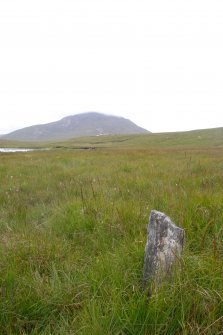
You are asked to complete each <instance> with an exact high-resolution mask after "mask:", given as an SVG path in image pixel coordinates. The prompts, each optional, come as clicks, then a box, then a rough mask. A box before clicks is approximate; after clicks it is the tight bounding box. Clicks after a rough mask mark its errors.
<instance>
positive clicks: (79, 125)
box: [2, 112, 148, 141]
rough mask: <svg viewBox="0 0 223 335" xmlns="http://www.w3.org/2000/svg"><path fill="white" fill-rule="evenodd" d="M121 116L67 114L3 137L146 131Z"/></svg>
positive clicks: (20, 138)
mask: <svg viewBox="0 0 223 335" xmlns="http://www.w3.org/2000/svg"><path fill="white" fill-rule="evenodd" d="M147 132H148V131H147V130H146V129H143V128H141V127H138V126H137V125H136V124H134V123H133V122H132V121H130V120H127V119H125V118H123V117H117V116H111V115H105V114H101V113H96V112H90V113H84V114H77V115H73V116H67V117H65V118H63V119H61V120H59V121H56V122H51V123H48V124H41V125H34V126H31V127H26V128H22V129H19V130H16V131H13V132H12V133H10V134H7V135H5V136H3V137H2V138H3V139H8V140H18V141H51V140H66V139H69V138H74V137H82V136H100V135H114V134H140V133H147Z"/></svg>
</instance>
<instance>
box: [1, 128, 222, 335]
mask: <svg viewBox="0 0 223 335" xmlns="http://www.w3.org/2000/svg"><path fill="white" fill-rule="evenodd" d="M213 132H214V133H213ZM213 132H211V134H210V133H209V131H207V132H203V133H202V134H200V133H196V132H193V133H183V134H160V135H159V134H158V135H157V134H156V135H138V136H117V137H114V136H113V137H100V138H94V137H92V138H88V139H86V138H85V139H78V140H73V141H68V142H66V143H56V144H55V143H51V144H49V143H46V144H45V146H46V147H49V146H50V147H51V148H54V149H52V150H50V151H49V150H47V151H34V152H27V153H11V154H5V153H4V154H3V153H2V154H0V162H1V164H0V185H1V188H0V298H1V299H0V334H2V335H4V334H5V335H10V334H23V335H24V334H33V335H34V334H38V335H39V334H41V335H46V334H47V335H48V334H57V335H58V334H61V335H62V334H81V335H108V334H110V335H113V334H114V335H150V334H157V335H158V334H167V335H172V334H184V335H189V334H200V335H213V334H215V335H217V334H218V335H220V334H222V329H223V248H222V241H223V224H222V223H223V193H222V187H223V173H222V171H223V160H222V157H223V146H222V144H223V141H222V131H217V130H215V131H214V130H213ZM199 136H201V137H202V138H199ZM0 143H1V142H0ZM6 144H8V146H11V143H4V145H6ZM37 145H38V144H36V146H37ZM42 145H43V144H42ZM18 146H19V144H18ZM80 147H85V148H87V147H90V148H95V150H76V149H77V148H80ZM151 209H157V210H160V211H163V212H165V213H166V214H168V215H169V216H170V217H171V218H172V219H173V220H174V221H175V222H176V223H177V225H179V226H181V227H183V228H184V229H185V231H186V243H185V249H184V254H183V258H182V260H181V262H180V266H178V267H177V268H176V272H175V276H174V279H172V280H169V281H166V282H165V283H164V284H163V285H162V286H161V287H159V288H157V287H156V286H155V285H154V284H152V285H151V287H150V288H149V289H150V292H151V295H150V296H149V295H148V290H147V289H146V290H143V289H142V268H143V256H144V247H145V243H146V225H147V222H148V216H149V213H150V211H151Z"/></svg>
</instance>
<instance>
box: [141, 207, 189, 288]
mask: <svg viewBox="0 0 223 335" xmlns="http://www.w3.org/2000/svg"><path fill="white" fill-rule="evenodd" d="M147 232H148V239H147V244H146V247H145V257H144V283H145V284H146V283H147V282H148V281H149V280H150V279H152V278H156V279H157V280H158V282H160V281H161V280H162V278H164V277H166V276H168V275H170V274H171V268H172V265H173V264H174V262H175V260H176V259H177V258H179V256H180V255H181V254H182V250H183V242H184V230H183V229H181V228H179V227H177V226H176V225H175V224H174V223H173V222H172V221H171V219H170V218H169V217H168V216H166V215H165V214H164V213H161V212H158V211H155V210H153V211H151V214H150V218H149V224H148V228H147Z"/></svg>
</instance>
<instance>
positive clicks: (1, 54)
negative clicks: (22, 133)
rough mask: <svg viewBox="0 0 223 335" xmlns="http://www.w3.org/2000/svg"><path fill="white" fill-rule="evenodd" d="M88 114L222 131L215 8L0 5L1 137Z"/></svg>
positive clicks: (25, 1) (218, 10) (220, 30)
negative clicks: (21, 129) (216, 128)
mask: <svg viewBox="0 0 223 335" xmlns="http://www.w3.org/2000/svg"><path fill="white" fill-rule="evenodd" d="M88 111H97V112H101V113H105V114H112V115H117V116H123V117H125V118H128V119H131V120H132V121H133V122H135V123H136V124H138V125H139V126H142V127H144V128H146V129H148V130H150V131H152V132H164V131H183V130H191V129H201V128H213V127H223V1H222V0H168V1H167V0H38V1H34V0H0V134H3V133H7V132H10V131H12V130H15V129H19V128H23V127H26V126H30V125H33V124H40V123H47V122H51V121H56V120H59V119H61V118H62V117H64V116H68V115H74V114H78V113H83V112H88Z"/></svg>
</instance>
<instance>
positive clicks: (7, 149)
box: [0, 148, 34, 152]
mask: <svg viewBox="0 0 223 335" xmlns="http://www.w3.org/2000/svg"><path fill="white" fill-rule="evenodd" d="M28 151H34V149H23V148H0V152H28Z"/></svg>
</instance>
